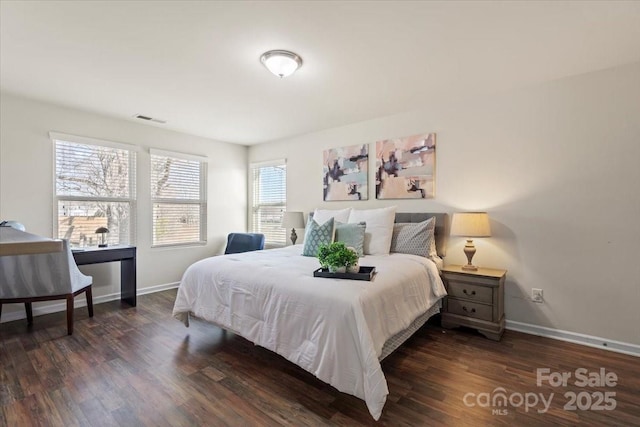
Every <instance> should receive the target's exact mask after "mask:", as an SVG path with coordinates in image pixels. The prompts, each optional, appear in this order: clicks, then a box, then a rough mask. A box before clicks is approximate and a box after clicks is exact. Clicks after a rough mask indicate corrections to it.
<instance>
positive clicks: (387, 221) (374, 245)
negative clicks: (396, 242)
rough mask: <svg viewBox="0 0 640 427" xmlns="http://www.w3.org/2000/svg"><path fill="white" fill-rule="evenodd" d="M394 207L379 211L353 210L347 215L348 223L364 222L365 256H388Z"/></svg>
mask: <svg viewBox="0 0 640 427" xmlns="http://www.w3.org/2000/svg"><path fill="white" fill-rule="evenodd" d="M395 217H396V206H390V207H388V208H380V209H366V210H357V209H354V210H352V211H351V214H350V215H349V223H351V224H353V223H358V222H366V223H367V229H366V230H365V233H364V253H365V255H388V254H389V248H390V247H391V235H392V234H393V220H394V219H395Z"/></svg>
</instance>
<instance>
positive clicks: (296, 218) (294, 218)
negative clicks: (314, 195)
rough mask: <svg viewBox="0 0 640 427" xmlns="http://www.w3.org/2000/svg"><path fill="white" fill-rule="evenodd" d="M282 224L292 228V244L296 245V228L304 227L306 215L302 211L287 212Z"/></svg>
mask: <svg viewBox="0 0 640 427" xmlns="http://www.w3.org/2000/svg"><path fill="white" fill-rule="evenodd" d="M282 226H283V227H284V228H290V229H291V236H290V237H291V244H293V245H295V244H296V240H298V235H297V234H296V228H304V215H303V214H302V212H285V213H284V216H283V217H282Z"/></svg>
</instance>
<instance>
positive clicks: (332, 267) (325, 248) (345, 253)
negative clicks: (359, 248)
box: [318, 242, 358, 273]
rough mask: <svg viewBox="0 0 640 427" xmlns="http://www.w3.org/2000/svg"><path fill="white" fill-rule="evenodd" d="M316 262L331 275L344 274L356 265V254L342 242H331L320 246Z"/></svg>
mask: <svg viewBox="0 0 640 427" xmlns="http://www.w3.org/2000/svg"><path fill="white" fill-rule="evenodd" d="M318 261H320V265H321V266H322V268H327V269H329V271H330V272H331V273H345V272H346V271H347V269H348V268H349V267H353V266H356V265H358V253H357V252H356V251H355V250H354V249H353V248H348V247H347V246H346V245H345V244H344V243H343V242H333V243H330V244H328V245H326V244H325V245H321V246H320V248H319V249H318Z"/></svg>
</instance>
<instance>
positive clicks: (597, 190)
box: [249, 63, 640, 344]
mask: <svg viewBox="0 0 640 427" xmlns="http://www.w3.org/2000/svg"><path fill="white" fill-rule="evenodd" d="M372 90H375V88H372ZM335 102H340V100H339V99H337V100H335ZM423 132H436V133H437V160H436V169H437V174H436V181H437V183H436V198H435V199H433V200H426V201H421V200H419V201H417V200H398V201H396V202H392V201H388V200H387V201H377V200H376V199H375V194H374V189H375V186H374V183H375V181H374V172H375V171H374V170H373V169H374V168H373V167H372V166H371V165H373V159H370V161H369V165H370V168H369V169H370V171H369V172H370V177H369V200H368V201H362V202H355V203H351V202H322V152H323V150H324V149H327V148H331V147H339V146H345V145H353V144H362V143H371V144H370V146H369V150H370V153H375V151H374V144H373V143H374V142H375V141H377V140H380V139H386V138H390V137H400V136H408V135H413V134H417V133H423ZM283 157H285V158H287V175H288V177H287V178H288V179H287V186H288V188H287V204H288V209H289V210H301V211H304V212H308V211H311V210H313V208H315V207H318V206H322V207H324V208H335V209H337V208H342V207H345V206H353V207H354V208H360V209H366V208H372V207H379V206H387V205H392V204H396V205H397V206H398V211H401V212H410V211H427V212H436V211H444V212H454V211H459V210H460V211H464V210H486V211H488V212H489V214H490V216H491V219H492V223H491V225H492V229H493V236H492V237H491V238H490V239H476V247H477V248H478V252H477V254H476V256H475V258H474V264H476V265H480V266H485V267H494V268H505V269H508V273H507V286H506V317H507V319H508V320H511V321H517V322H524V323H529V324H534V325H538V326H543V327H550V328H555V329H561V330H566V331H572V332H575V333H582V334H588V335H593V336H598V337H605V338H607V339H610V340H618V341H623V342H626V343H632V344H640V328H639V327H638V325H640V310H639V309H638V307H640V249H639V248H640V246H639V245H638V242H640V187H639V186H640V63H637V64H632V65H629V66H624V67H619V68H615V69H610V70H604V71H601V72H597V73H591V74H587V75H581V76H576V77H571V78H566V79H562V80H558V81H553V82H549V83H547V84H544V85H539V86H536V87H531V88H527V89H524V90H519V91H514V92H510V93H503V94H498V95H495V96H492V97H486V98H481V99H478V98H476V99H466V100H455V101H454V100H452V101H450V102H448V103H446V104H438V105H432V104H430V102H429V99H425V100H424V109H422V110H421V111H415V112H410V113H405V114H399V115H395V116H391V117H385V118H380V119H376V120H371V121H367V122H363V123H357V124H353V125H349V126H345V127H341V128H335V129H329V130H326V131H322V132H317V133H313V134H309V135H304V136H300V137H296V138H291V139H287V140H282V141H276V142H273V143H268V144H264V145H257V146H253V147H251V148H250V149H249V160H250V161H263V160H268V159H273V158H283ZM300 234H302V233H300ZM462 248H463V241H462V239H458V238H452V239H451V240H450V244H449V250H448V255H447V257H446V259H445V262H446V263H447V264H460V263H463V262H466V259H465V258H464V254H463V252H462ZM531 288H542V289H543V290H544V297H545V303H544V304H536V303H533V302H531V301H530V300H529V296H530V293H531Z"/></svg>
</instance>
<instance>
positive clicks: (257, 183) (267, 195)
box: [250, 160, 287, 245]
mask: <svg viewBox="0 0 640 427" xmlns="http://www.w3.org/2000/svg"><path fill="white" fill-rule="evenodd" d="M250 174H251V184H252V192H251V215H250V217H251V224H250V225H251V227H250V229H251V232H253V233H262V234H264V235H265V241H266V242H267V243H269V244H273V245H284V244H285V243H286V231H285V229H284V228H283V227H282V225H281V224H282V217H283V215H284V212H285V210H286V206H287V165H286V162H285V160H278V161H275V162H270V163H259V164H252V165H251V166H250Z"/></svg>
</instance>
